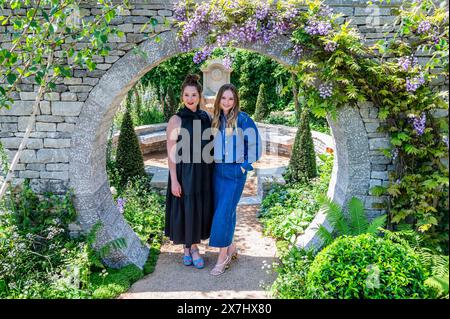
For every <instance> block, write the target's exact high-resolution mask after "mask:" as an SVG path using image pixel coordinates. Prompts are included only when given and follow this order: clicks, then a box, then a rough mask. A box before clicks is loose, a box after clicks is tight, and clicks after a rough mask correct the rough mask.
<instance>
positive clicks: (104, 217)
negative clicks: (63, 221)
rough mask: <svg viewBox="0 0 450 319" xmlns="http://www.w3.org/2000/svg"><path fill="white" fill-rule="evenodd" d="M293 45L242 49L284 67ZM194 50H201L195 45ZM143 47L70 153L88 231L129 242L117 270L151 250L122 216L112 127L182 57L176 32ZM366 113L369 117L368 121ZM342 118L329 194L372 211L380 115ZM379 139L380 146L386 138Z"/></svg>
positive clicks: (84, 114)
mask: <svg viewBox="0 0 450 319" xmlns="http://www.w3.org/2000/svg"><path fill="white" fill-rule="evenodd" d="M288 45H289V42H288V39H287V38H285V39H280V38H279V39H278V41H276V42H275V43H273V45H271V46H262V45H258V44H255V45H250V46H240V47H241V48H246V49H251V50H254V51H257V52H259V53H261V54H265V55H267V56H269V57H271V58H273V59H275V60H277V61H279V62H281V63H284V64H292V63H294V61H291V60H289V59H288V58H287V57H285V56H283V55H282V52H283V50H284V49H287V48H288ZM194 47H198V46H196V45H195V43H194ZM140 49H142V50H143V52H145V53H146V55H147V56H146V57H145V58H144V57H143V56H142V55H137V54H134V53H132V52H129V53H128V54H127V55H125V56H124V57H122V58H121V59H120V60H118V61H117V62H115V63H114V65H113V66H112V67H111V68H110V69H109V70H108V72H106V74H105V75H104V76H103V77H102V78H101V79H100V81H99V83H98V84H97V85H96V86H95V87H94V89H93V90H92V91H91V93H90V94H89V97H88V99H87V100H86V102H85V104H84V106H83V108H82V110H81V113H80V116H79V120H78V123H77V125H76V127H75V131H74V134H73V136H72V149H71V152H70V169H69V175H70V185H71V186H72V187H73V188H74V190H75V194H76V200H75V204H76V208H77V211H78V214H79V222H80V223H81V225H82V226H83V228H85V229H90V227H92V226H93V225H94V224H95V223H96V222H98V221H99V220H100V221H101V222H102V224H103V225H104V227H103V228H101V231H100V232H99V234H98V243H97V244H98V245H103V244H105V243H107V242H108V241H110V240H113V239H115V238H118V237H123V238H125V239H126V242H127V248H125V249H123V250H116V251H115V252H114V253H113V254H112V255H110V256H109V257H108V258H107V259H106V260H105V261H106V262H107V263H108V264H110V265H115V266H121V265H125V264H128V263H130V262H132V263H135V264H136V265H140V266H142V265H143V264H144V263H145V260H146V257H147V254H148V250H147V248H146V247H145V246H143V245H142V244H141V242H140V240H139V239H138V237H137V236H136V234H135V233H134V232H133V231H132V229H131V228H130V226H129V225H128V224H127V222H126V221H125V220H124V218H123V217H122V215H121V214H120V212H119V210H118V208H117V207H116V205H115V203H114V200H113V198H112V195H111V192H110V186H109V182H108V178H107V174H106V144H107V137H108V133H109V130H108V129H109V127H110V126H111V124H112V121H113V118H114V114H115V113H116V111H117V109H118V107H119V105H120V102H121V101H122V100H123V98H124V97H125V95H126V93H127V92H128V90H129V89H130V88H131V87H132V86H133V85H134V84H135V83H136V82H137V81H138V80H139V79H140V78H141V77H142V76H143V75H144V74H146V73H147V72H148V71H149V70H150V69H151V68H153V67H154V66H156V65H158V64H159V63H161V62H162V61H164V60H166V59H168V58H170V57H172V56H174V55H176V54H178V53H181V52H180V51H179V49H178V45H177V42H176V35H175V31H169V32H165V33H163V34H162V35H161V41H160V42H159V43H156V42H154V41H151V40H148V41H147V42H145V43H143V44H141V45H140ZM361 112H362V113H363V114H366V115H367V118H363V116H361ZM338 114H339V115H338V118H337V119H336V120H335V121H333V120H331V119H329V124H330V126H331V129H332V132H333V137H334V139H335V144H336V145H335V146H336V153H335V166H334V169H333V174H332V176H333V177H332V180H331V183H330V187H329V194H328V195H329V196H330V198H332V199H333V200H334V201H336V202H337V203H338V204H340V205H345V203H346V202H347V201H348V200H349V199H350V198H351V197H352V196H357V197H359V198H362V200H364V201H365V203H366V208H367V209H370V210H372V203H373V201H374V200H375V199H377V200H378V201H380V199H379V198H375V197H371V196H370V195H369V186H370V181H371V176H373V175H376V174H383V176H385V177H386V179H387V172H372V171H373V169H372V167H371V162H370V154H369V150H370V149H371V147H370V143H369V137H368V136H367V131H366V127H365V121H364V120H366V121H367V120H370V123H371V124H372V125H373V124H375V123H377V120H376V119H369V116H370V114H376V112H374V110H372V109H371V108H369V107H368V105H367V104H366V105H364V106H363V107H362V108H360V109H359V110H358V109H356V108H352V107H345V108H342V109H340V110H339V111H338ZM372 117H373V116H372ZM376 141H378V142H379V141H380V138H377V139H376ZM385 142H387V139H386V140H385V141H384V143H385ZM375 143H376V142H375ZM384 143H383V144H384ZM375 146H376V145H375ZM380 182H381V180H380ZM377 213H380V212H379V211H377V210H372V216H373V215H374V214H377ZM320 224H325V226H326V227H328V228H329V225H327V224H326V220H325V218H324V215H323V214H319V215H318V216H317V217H316V218H315V220H314V221H313V222H312V223H311V225H310V227H309V228H308V229H307V231H306V232H305V234H303V235H301V236H300V237H299V241H298V243H297V244H298V245H299V246H302V247H310V246H312V245H313V246H318V245H319V244H320V240H319V238H318V237H317V235H316V230H317V226H318V225H320Z"/></svg>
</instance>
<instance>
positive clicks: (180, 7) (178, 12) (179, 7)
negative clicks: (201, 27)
mask: <svg viewBox="0 0 450 319" xmlns="http://www.w3.org/2000/svg"><path fill="white" fill-rule="evenodd" d="M173 13H174V16H175V19H176V20H177V21H179V22H183V21H186V19H187V17H186V2H184V1H179V2H177V3H176V4H175V5H174V6H173Z"/></svg>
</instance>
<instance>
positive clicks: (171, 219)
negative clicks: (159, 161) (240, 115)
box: [164, 107, 214, 247]
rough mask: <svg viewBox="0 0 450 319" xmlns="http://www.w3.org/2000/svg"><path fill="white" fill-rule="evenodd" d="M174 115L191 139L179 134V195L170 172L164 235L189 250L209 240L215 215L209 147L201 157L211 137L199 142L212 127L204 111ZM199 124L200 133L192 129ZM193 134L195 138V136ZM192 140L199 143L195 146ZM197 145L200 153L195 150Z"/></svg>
mask: <svg viewBox="0 0 450 319" xmlns="http://www.w3.org/2000/svg"><path fill="white" fill-rule="evenodd" d="M177 115H178V116H179V117H180V118H181V128H182V129H185V130H187V132H189V137H190V138H188V139H186V138H184V137H185V135H184V134H179V135H178V139H177V150H178V152H177V164H176V173H177V179H178V182H179V183H180V185H181V190H182V195H181V197H176V196H174V195H173V194H172V191H171V186H172V183H171V178H170V172H169V181H168V185H167V195H166V219H165V230H164V232H165V235H166V236H167V237H169V238H170V240H172V241H173V243H174V244H184V245H185V246H186V247H190V246H191V245H192V244H197V243H200V241H201V240H205V239H208V238H209V236H210V232H211V225H212V220H213V215H214V198H213V194H214V191H213V169H214V160H213V147H211V146H210V148H211V151H210V152H208V151H207V150H205V153H208V154H207V156H202V154H203V149H204V148H205V146H206V145H207V144H208V143H210V142H211V141H213V136H212V135H211V136H208V138H207V139H205V140H204V139H202V136H203V132H204V131H205V130H206V129H209V128H211V119H210V117H209V115H208V113H206V112H205V111H203V110H197V111H196V112H193V111H191V110H189V109H188V108H187V107H184V108H183V109H182V110H180V111H179V112H178V113H177ZM194 123H195V124H194ZM200 123H201V134H199V132H198V129H197V128H196V129H195V130H194V126H195V125H197V126H196V127H200V125H199V124H200ZM194 132H195V133H196V134H197V135H194ZM182 136H183V137H182ZM204 138H205V137H204ZM194 139H196V141H195V142H197V143H198V144H197V146H195V147H194V143H193V142H194ZM199 139H201V143H199ZM200 145H201V150H200V147H198V146H200ZM210 145H211V144H210ZM188 149H189V151H190V152H189V154H185V156H184V157H183V151H187V150H188ZM194 152H195V153H196V154H194ZM198 153H200V154H198ZM188 155H189V156H188ZM187 158H188V160H187ZM193 159H195V160H196V161H193ZM183 160H184V161H183Z"/></svg>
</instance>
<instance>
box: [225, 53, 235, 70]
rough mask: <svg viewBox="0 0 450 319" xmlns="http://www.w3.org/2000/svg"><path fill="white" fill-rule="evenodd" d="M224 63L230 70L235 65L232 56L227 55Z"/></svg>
mask: <svg viewBox="0 0 450 319" xmlns="http://www.w3.org/2000/svg"><path fill="white" fill-rule="evenodd" d="M223 65H224V66H225V68H227V69H229V70H230V69H231V66H232V65H233V60H232V59H231V56H229V55H226V56H225V57H224V58H223Z"/></svg>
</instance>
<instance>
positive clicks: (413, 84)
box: [406, 74, 425, 93]
mask: <svg viewBox="0 0 450 319" xmlns="http://www.w3.org/2000/svg"><path fill="white" fill-rule="evenodd" d="M424 83H425V78H424V76H423V74H420V75H419V76H416V77H414V78H409V77H408V78H406V91H408V92H410V93H412V92H415V91H417V89H418V88H419V87H420V86H422V85H423V84H424Z"/></svg>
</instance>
